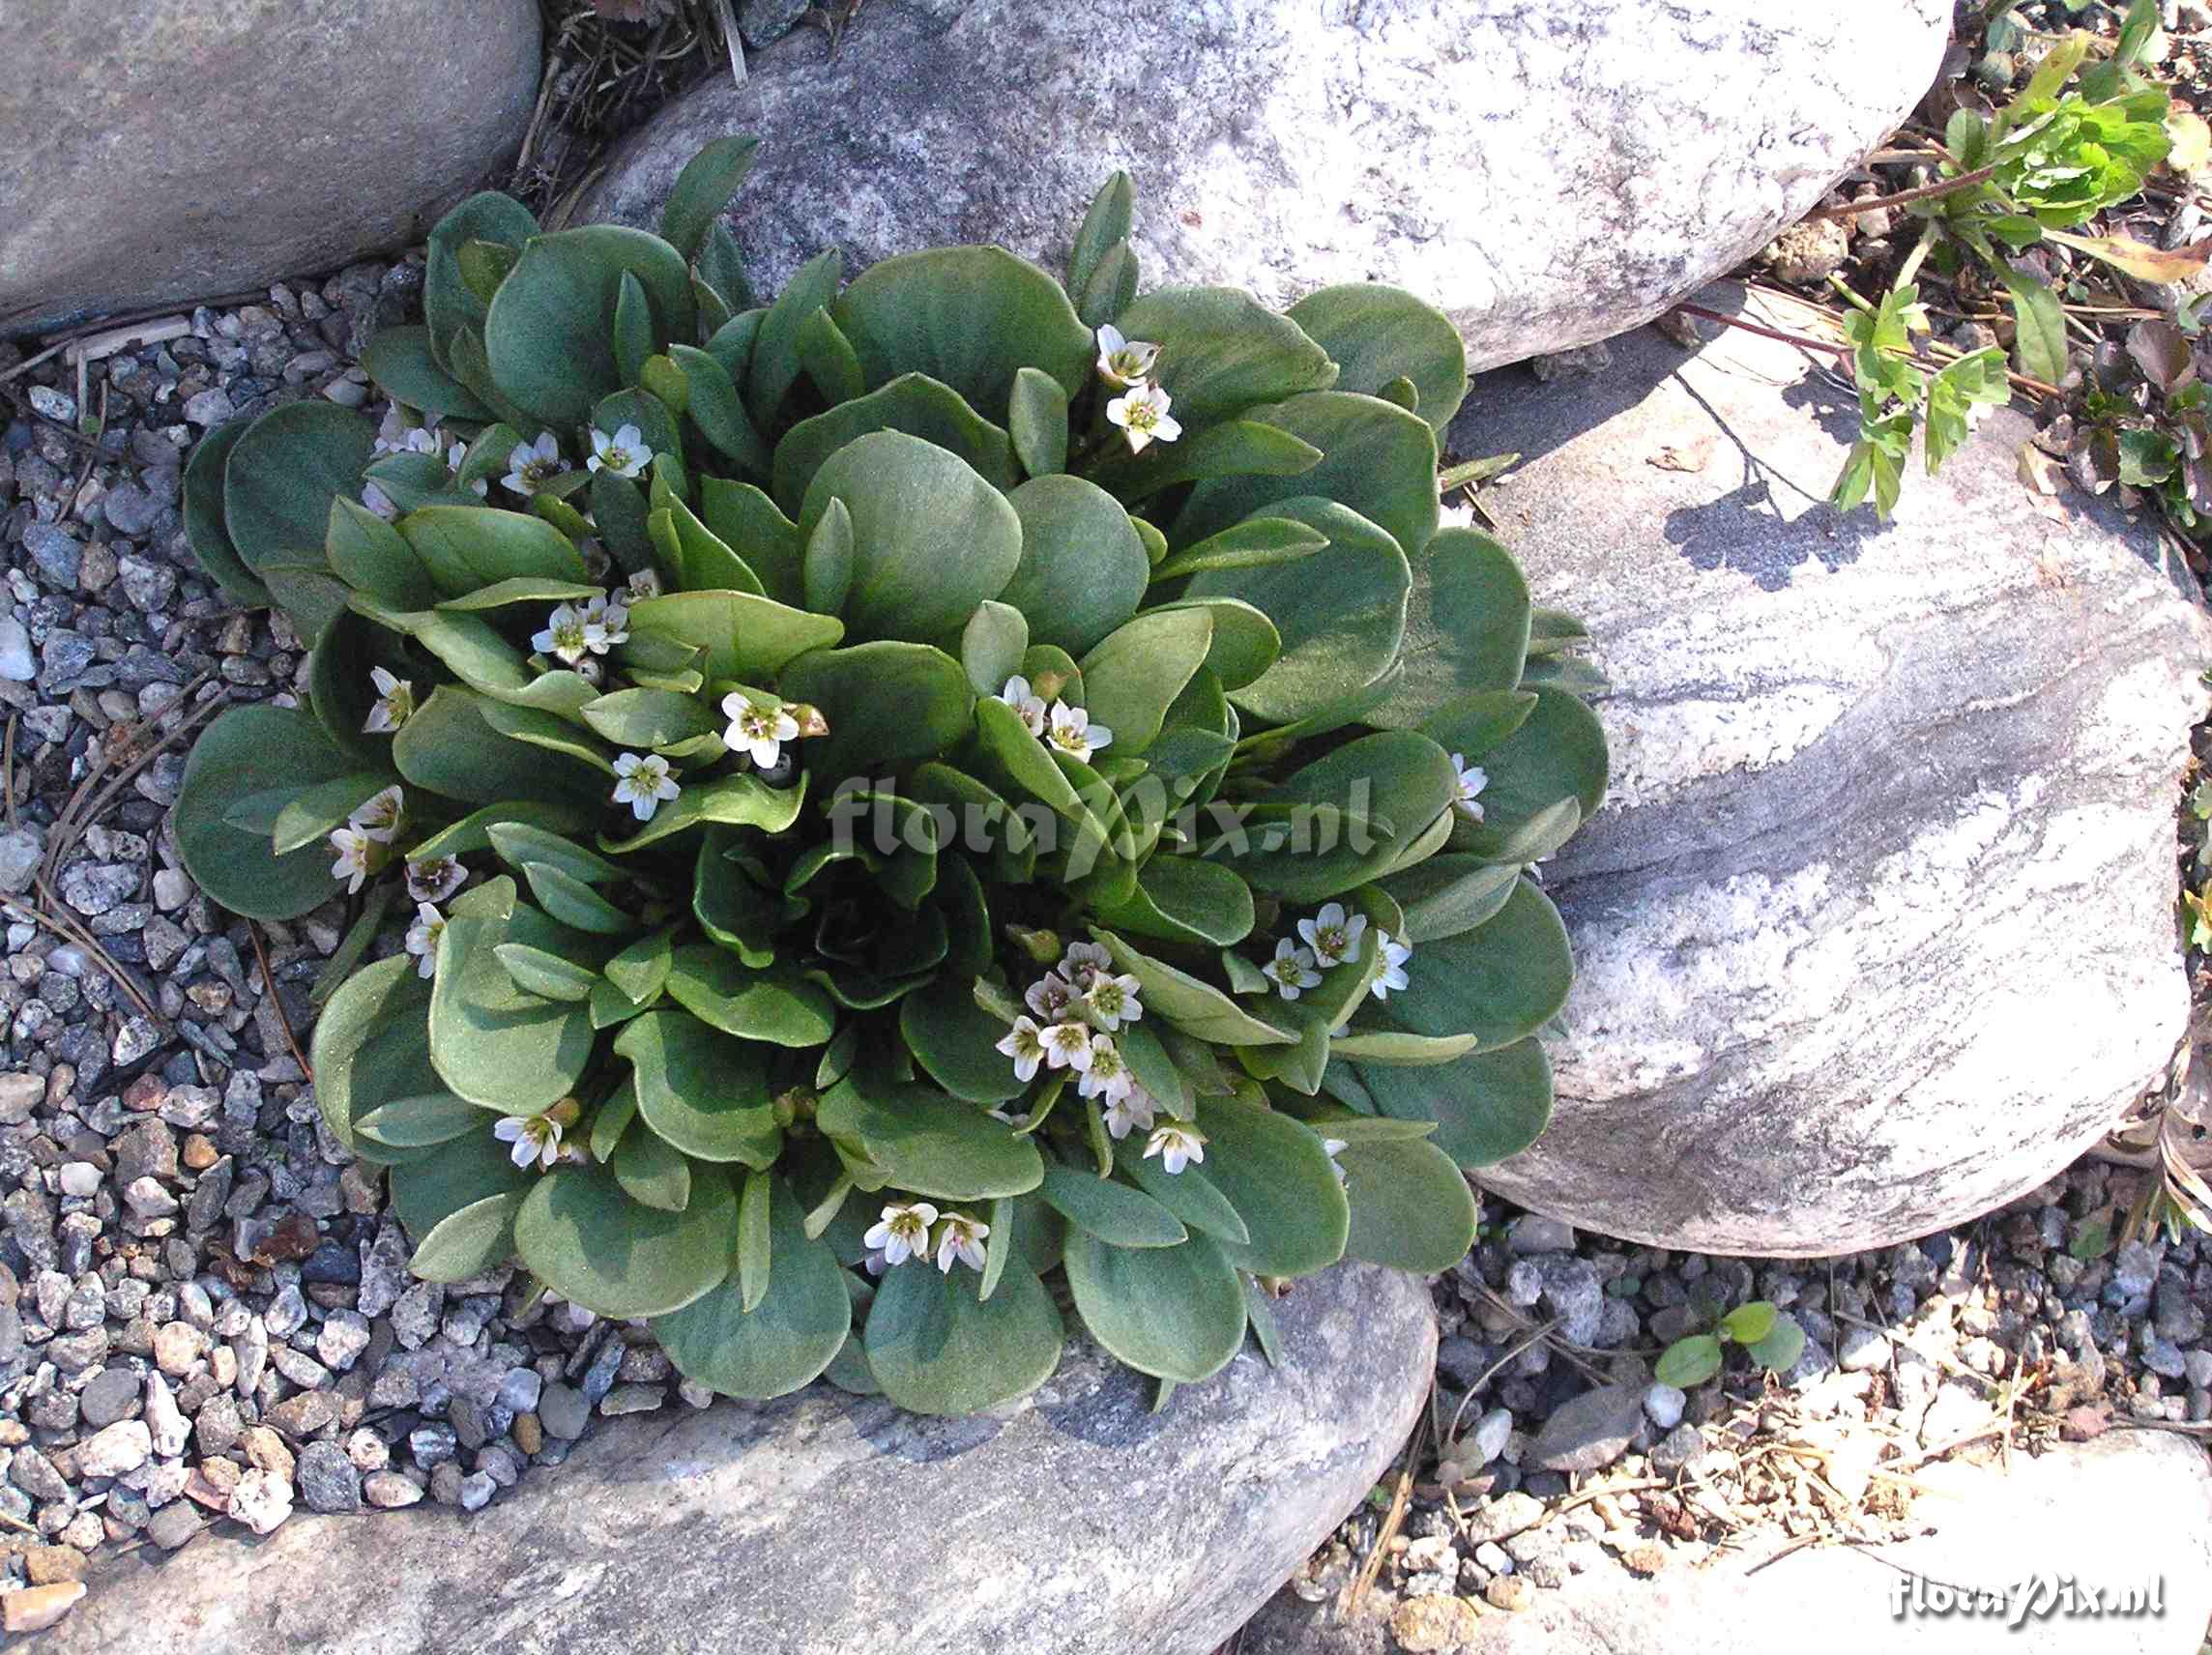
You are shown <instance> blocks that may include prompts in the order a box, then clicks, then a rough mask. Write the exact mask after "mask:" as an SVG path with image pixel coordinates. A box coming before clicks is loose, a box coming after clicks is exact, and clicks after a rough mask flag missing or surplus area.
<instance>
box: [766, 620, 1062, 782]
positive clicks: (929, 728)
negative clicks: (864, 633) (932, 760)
mask: <svg viewBox="0 0 2212 1655" xmlns="http://www.w3.org/2000/svg"><path fill="white" fill-rule="evenodd" d="M782 688H783V693H784V694H785V695H787V696H789V697H790V698H791V699H793V700H794V701H802V702H808V703H811V704H812V705H813V706H815V707H818V708H820V709H821V710H822V715H823V716H824V717H825V718H826V719H828V720H829V735H828V736H826V737H824V738H822V739H821V740H819V741H818V742H814V743H809V746H810V747H815V748H818V749H819V751H818V752H816V751H807V750H806V749H804V748H802V749H801V750H802V751H806V757H807V762H808V763H809V765H817V766H819V768H820V769H821V770H822V772H823V773H824V774H825V775H835V776H858V775H879V774H882V773H884V768H885V767H899V766H903V765H905V764H908V763H910V762H912V761H914V760H916V759H922V758H928V757H930V756H932V755H934V754H937V753H941V752H943V751H944V750H945V749H946V748H947V747H949V746H950V745H951V744H952V743H953V742H954V741H956V740H959V739H960V737H962V736H963V735H965V734H966V733H967V731H968V728H969V721H970V717H971V712H972V710H973V707H974V703H975V692H974V691H973V690H971V689H970V688H969V687H968V675H967V674H966V673H965V672H963V671H961V669H960V663H959V662H958V661H956V660H954V659H953V658H952V657H951V656H950V655H948V654H946V653H945V652H944V651H942V650H937V649H932V648H931V647H930V646H928V645H926V644H902V643H891V642H878V643H871V644H857V645H854V646H853V647H852V648H850V649H842V650H818V651H816V652H815V653H812V654H810V655H807V656H805V657H803V658H802V659H800V660H797V661H794V662H793V663H792V664H791V666H790V668H789V670H788V671H786V672H785V673H784V675H783V680H782ZM1007 711H1012V709H1010V708H1009V709H1008V710H1007ZM1016 722H1017V723H1019V722H1020V720H1019V719H1018V718H1017V719H1016Z"/></svg>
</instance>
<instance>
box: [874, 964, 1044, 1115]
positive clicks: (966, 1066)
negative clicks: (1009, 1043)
mask: <svg viewBox="0 0 2212 1655" xmlns="http://www.w3.org/2000/svg"><path fill="white" fill-rule="evenodd" d="M1005 1031H1006V1026H1005V1025H1004V1023H1002V1022H1000V1021H999V1019H998V1018H996V1017H994V1016H992V1015H991V1014H990V1013H989V1012H987V1011H985V1010H984V1009H983V1008H982V1007H981V1006H979V1005H977V1004H976V1003H975V996H974V995H972V994H970V993H969V992H968V986H967V985H966V984H965V983H962V982H958V981H955V980H941V981H939V982H936V983H932V984H931V985H930V986H929V987H927V988H925V989H922V990H921V991H919V992H918V993H916V994H910V995H908V996H907V997H906V998H905V999H904V1000H902V1001H900V1002H899V1036H900V1038H901V1039H903V1040H904V1041H905V1042H906V1047H907V1050H908V1051H909V1052H911V1053H912V1054H913V1055H914V1060H915V1061H916V1062H917V1063H919V1064H920V1065H921V1067H922V1068H923V1070H925V1071H926V1072H927V1073H928V1075H929V1078H930V1079H931V1080H933V1081H935V1082H936V1083H937V1084H938V1085H939V1086H941V1087H943V1088H944V1089H946V1091H948V1092H950V1093H951V1094H952V1095H953V1096H954V1097H957V1098H961V1099H964V1100H965V1101H967V1102H970V1103H990V1104H998V1103H1008V1102H1011V1101H1012V1100H1013V1099H1015V1098H1017V1097H1019V1096H1021V1095H1022V1093H1024V1092H1025V1091H1027V1090H1029V1088H1030V1083H1029V1082H1027V1081H1024V1080H1019V1079H1017V1078H1016V1077H1015V1075H1014V1064H1013V1060H1012V1059H1010V1058H1008V1057H1006V1056H1005V1055H1004V1053H1002V1052H1000V1051H999V1050H998V1042H999V1040H1000V1038H1001V1037H1002V1036H1003V1035H1004V1033H1005Z"/></svg>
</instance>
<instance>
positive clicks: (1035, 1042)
mask: <svg viewBox="0 0 2212 1655" xmlns="http://www.w3.org/2000/svg"><path fill="white" fill-rule="evenodd" d="M1142 989H1143V984H1141V983H1139V982H1138V980H1137V979H1136V978H1135V977H1134V976H1131V975H1129V974H1127V973H1117V972H1116V971H1115V970H1114V956H1113V955H1112V954H1110V953H1109V952H1107V950H1106V949H1105V948H1104V947H1102V946H1100V945H1099V944H1096V943H1073V944H1069V945H1068V947H1067V950H1066V952H1065V953H1063V954H1062V956H1061V960H1060V964H1059V965H1058V966H1056V967H1055V968H1054V969H1053V970H1051V971H1049V972H1047V973H1045V974H1044V975H1043V976H1041V977H1039V978H1037V980H1036V981H1035V982H1033V983H1032V984H1030V986H1029V988H1028V990H1027V991H1026V992H1025V993H1024V994H1023V996H1022V1000H1023V1002H1024V1003H1025V1004H1026V1005H1028V1007H1029V1013H1028V1014H1026V1015H1023V1016H1020V1017H1017V1018H1015V1019H1014V1026H1013V1027H1012V1028H1011V1029H1009V1030H1007V1031H1006V1034H1005V1038H1004V1039H1002V1040H1001V1041H1000V1042H999V1044H998V1050H999V1051H1001V1052H1003V1053H1004V1054H1005V1055H1006V1056H1007V1057H1008V1058H1010V1059H1012V1060H1013V1064H1014V1078H1015V1079H1016V1080H1019V1081H1023V1082H1028V1081H1033V1080H1034V1079H1035V1078H1036V1074H1037V1070H1039V1069H1040V1068H1041V1069H1047V1070H1050V1069H1065V1070H1067V1071H1068V1073H1069V1074H1070V1075H1071V1076H1073V1077H1074V1080H1075V1089H1076V1094H1077V1095H1078V1096H1080V1097H1089V1098H1096V1099H1097V1100H1098V1102H1099V1108H1100V1110H1101V1112H1102V1115H1101V1118H1103V1119H1104V1121H1105V1123H1106V1130H1107V1131H1108V1132H1110V1133H1112V1134H1113V1136H1114V1137H1115V1138H1117V1139H1121V1138H1126V1137H1128V1135H1129V1134H1130V1133H1131V1132H1132V1131H1141V1132H1149V1133H1150V1134H1151V1137H1150V1139H1149V1140H1148V1142H1147V1144H1146V1146H1145V1153H1146V1154H1148V1155H1159V1156H1161V1157H1162V1158H1163V1159H1164V1161H1165V1163H1166V1166H1167V1169H1168V1171H1169V1172H1171V1173H1179V1172H1181V1171H1182V1169H1183V1168H1184V1166H1185V1165H1187V1164H1188V1163H1189V1162H1191V1161H1203V1160H1205V1159H1206V1150H1205V1148H1204V1145H1205V1143H1206V1139H1205V1138H1204V1137H1203V1136H1201V1135H1200V1134H1199V1132H1198V1130H1197V1129H1196V1128H1195V1127H1192V1126H1189V1125H1187V1124H1184V1123H1181V1122H1178V1121H1170V1122H1168V1123H1167V1124H1166V1125H1164V1126H1159V1127H1157V1128H1156V1129H1155V1127H1154V1121H1155V1120H1156V1119H1157V1118H1158V1113H1159V1103H1158V1100H1157V1099H1155V1098H1154V1097H1153V1096H1152V1094H1151V1093H1150V1092H1149V1091H1147V1090H1146V1089H1144V1088H1143V1087H1142V1086H1140V1085H1139V1084H1138V1083H1137V1077H1136V1074H1135V1072H1134V1071H1132V1070H1131V1069H1130V1067H1129V1060H1128V1058H1127V1057H1126V1056H1125V1055H1124V1054H1123V1052H1122V1051H1121V1045H1120V1043H1119V1042H1117V1041H1116V1039H1115V1035H1117V1034H1119V1033H1121V1031H1122V1029H1123V1027H1124V1026H1125V1025H1127V1024H1131V1023H1136V1022H1139V1021H1141V1020H1142V1019H1143V1017H1144V1015H1145V1007H1144V1003H1143V1002H1142V1001H1141V1000H1140V999H1139V998H1138V996H1139V994H1140V992H1141V991H1142ZM1002 1118H1007V1119H1010V1117H1002Z"/></svg>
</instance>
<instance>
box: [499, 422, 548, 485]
mask: <svg viewBox="0 0 2212 1655" xmlns="http://www.w3.org/2000/svg"><path fill="white" fill-rule="evenodd" d="M560 475H561V442H560V439H559V438H557V437H555V436H554V435H553V433H552V432H550V431H540V432H538V441H536V442H535V443H517V444H515V445H514V448H513V450H512V451H510V452H509V454H508V456H507V475H506V476H505V477H503V478H501V479H499V480H500V482H501V483H502V485H504V486H505V487H506V488H508V489H509V490H510V491H512V492H513V493H516V494H519V495H522V496H524V497H525V498H527V497H528V496H530V495H533V494H536V493H537V492H538V490H539V489H541V488H543V487H544V486H545V485H546V484H547V483H549V482H551V481H552V480H553V479H555V478H557V477H559V476H560Z"/></svg>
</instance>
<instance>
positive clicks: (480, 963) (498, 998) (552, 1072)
mask: <svg viewBox="0 0 2212 1655" xmlns="http://www.w3.org/2000/svg"><path fill="white" fill-rule="evenodd" d="M513 925H514V921H513V920H512V919H508V920H494V919H479V918H471V917H468V916H466V915H462V914H461V913H460V912H459V910H458V909H455V910H454V911H453V912H452V913H451V915H449V916H448V918H447V920H446V929H445V931H444V932H443V933H442V934H441V935H440V936H439V938H438V955H437V958H438V974H437V977H436V979H435V982H434V984H433V986H432V989H431V994H430V1060H431V1062H432V1064H433V1065H434V1066H435V1067H436V1068H437V1071H438V1074H439V1077H440V1078H441V1079H442V1080H443V1081H444V1082H445V1084H446V1085H447V1086H449V1087H451V1089H453V1090H454V1091H455V1092H457V1093H459V1094H460V1095H461V1096H462V1097H465V1098H467V1099H468V1100H469V1101H470V1102H471V1103H474V1104H479V1105H481V1106H482V1107H483V1108H485V1109H489V1110H496V1111H498V1112H499V1113H500V1114H502V1115H537V1114H539V1113H541V1112H542V1111H544V1110H547V1109H550V1108H552V1107H553V1105H554V1104H556V1103H558V1102H560V1100H561V1099H562V1098H564V1097H567V1096H568V1094H569V1093H570V1092H572V1091H574V1090H575V1089H576V1083H577V1082H578V1081H580V1080H581V1079H582V1078H583V1075H584V1070H585V1068H586V1067H587V1066H588V1065H589V1064H590V1062H591V1059H592V1044H593V1036H592V1023H591V1017H590V1015H589V1014H588V1013H587V1012H586V1011H585V1010H584V1008H583V1007H582V1006H581V1005H579V1004H574V1003H568V1002H560V1001H549V1000H543V999H540V998H539V997H538V996H537V995H535V994H526V993H524V992H523V991H522V990H521V989H519V988H517V987H516V986H515V983H514V979H513V978H512V977H511V976H509V974H508V970H507V967H506V966H505V965H503V964H502V963H501V961H500V958H499V955H498V954H497V952H495V950H496V949H497V947H498V945H499V944H502V943H505V942H508V941H509V939H510V937H512V938H514V940H516V941H523V940H526V938H525V937H524V936H522V935H518V934H516V933H515V932H514V930H513Z"/></svg>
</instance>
